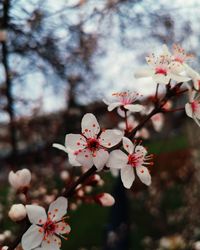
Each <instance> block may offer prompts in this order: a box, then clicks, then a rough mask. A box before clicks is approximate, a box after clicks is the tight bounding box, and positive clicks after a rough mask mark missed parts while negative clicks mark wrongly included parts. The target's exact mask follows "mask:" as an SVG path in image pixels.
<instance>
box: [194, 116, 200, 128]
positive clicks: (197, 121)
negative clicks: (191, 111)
mask: <svg viewBox="0 0 200 250" xmlns="http://www.w3.org/2000/svg"><path fill="white" fill-rule="evenodd" d="M193 119H194V121H195V122H196V124H197V125H198V126H199V127H200V121H199V120H198V119H197V118H196V117H195V116H194V117H193Z"/></svg>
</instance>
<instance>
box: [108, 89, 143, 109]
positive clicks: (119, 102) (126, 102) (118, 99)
mask: <svg viewBox="0 0 200 250" xmlns="http://www.w3.org/2000/svg"><path fill="white" fill-rule="evenodd" d="M112 96H113V97H114V100H113V101H107V100H105V99H104V100H103V101H104V103H105V104H107V105H108V111H112V110H113V109H115V108H117V107H122V108H124V109H125V110H129V111H131V112H140V111H142V109H143V106H142V105H140V104H133V103H134V102H135V101H137V100H138V98H139V96H140V95H139V94H138V93H136V92H134V91H132V92H131V91H124V92H116V93H113V94H112Z"/></svg>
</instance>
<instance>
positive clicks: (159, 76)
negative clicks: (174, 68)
mask: <svg viewBox="0 0 200 250" xmlns="http://www.w3.org/2000/svg"><path fill="white" fill-rule="evenodd" d="M153 80H154V81H155V82H156V83H162V84H168V83H169V81H170V77H169V75H167V76H165V75H162V74H155V75H153Z"/></svg>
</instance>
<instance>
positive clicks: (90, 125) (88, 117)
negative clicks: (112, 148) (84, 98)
mask: <svg viewBox="0 0 200 250" xmlns="http://www.w3.org/2000/svg"><path fill="white" fill-rule="evenodd" d="M81 128H82V134H83V135H84V136H86V137H87V138H96V136H97V134H98V133H99V132H100V127H99V123H98V122H97V119H96V117H95V116H94V115H93V114H91V113H87V114H85V115H84V116H83V119H82V121H81Z"/></svg>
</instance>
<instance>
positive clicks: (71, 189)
mask: <svg viewBox="0 0 200 250" xmlns="http://www.w3.org/2000/svg"><path fill="white" fill-rule="evenodd" d="M96 171H97V169H96V167H95V166H92V167H91V168H90V169H89V170H88V171H87V172H85V173H84V174H83V175H81V176H80V177H79V178H78V179H77V180H76V181H75V182H74V183H72V185H71V186H70V187H69V189H67V190H65V191H64V193H63V194H62V195H63V196H64V197H66V198H69V197H71V196H72V195H73V194H74V191H75V190H76V188H77V186H78V185H79V184H81V183H84V182H85V181H86V180H87V179H88V178H89V177H90V176H91V175H93V174H94V173H95V172H96Z"/></svg>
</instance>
